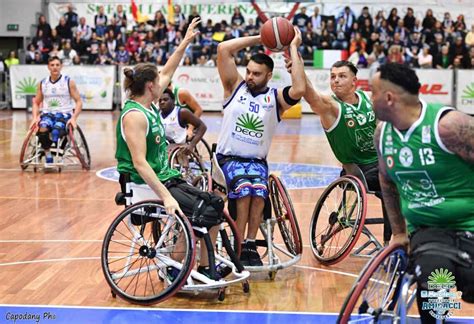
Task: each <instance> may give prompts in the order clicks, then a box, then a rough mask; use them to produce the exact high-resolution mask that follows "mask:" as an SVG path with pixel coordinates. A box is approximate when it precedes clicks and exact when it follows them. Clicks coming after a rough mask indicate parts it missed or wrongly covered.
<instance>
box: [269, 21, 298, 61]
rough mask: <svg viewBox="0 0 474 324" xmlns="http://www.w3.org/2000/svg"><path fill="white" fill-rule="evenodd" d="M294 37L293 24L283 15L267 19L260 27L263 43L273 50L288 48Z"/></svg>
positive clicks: (279, 50) (278, 50)
mask: <svg viewBox="0 0 474 324" xmlns="http://www.w3.org/2000/svg"><path fill="white" fill-rule="evenodd" d="M294 37H295V30H294V29H293V25H292V24H291V23H290V22H289V21H288V19H285V18H281V17H274V18H272V19H269V20H267V21H266V22H265V23H264V24H263V26H262V28H261V29H260V38H261V40H262V44H263V45H265V46H266V47H267V48H268V49H269V50H271V51H273V52H281V51H284V50H286V49H287V48H288V46H290V43H291V41H292V40H293V38H294Z"/></svg>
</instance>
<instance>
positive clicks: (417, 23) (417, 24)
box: [413, 19, 423, 34]
mask: <svg viewBox="0 0 474 324" xmlns="http://www.w3.org/2000/svg"><path fill="white" fill-rule="evenodd" d="M413 31H414V32H418V33H420V34H421V33H422V32H423V26H422V25H421V20H420V19H415V26H414V27H413Z"/></svg>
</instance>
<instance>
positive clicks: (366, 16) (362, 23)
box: [357, 6, 372, 35]
mask: <svg viewBox="0 0 474 324" xmlns="http://www.w3.org/2000/svg"><path fill="white" fill-rule="evenodd" d="M366 19H368V20H369V21H370V26H372V16H371V15H370V13H369V7H367V6H366V7H364V8H362V12H361V13H360V16H359V18H357V23H358V24H359V26H365V21H366ZM369 35H370V34H369Z"/></svg>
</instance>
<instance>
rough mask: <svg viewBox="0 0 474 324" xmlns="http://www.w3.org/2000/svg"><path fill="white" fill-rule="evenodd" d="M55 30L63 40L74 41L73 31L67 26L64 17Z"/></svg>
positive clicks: (60, 19)
mask: <svg viewBox="0 0 474 324" xmlns="http://www.w3.org/2000/svg"><path fill="white" fill-rule="evenodd" d="M55 29H56V32H57V33H58V36H59V37H60V38H61V39H70V40H72V30H71V27H69V26H68V25H67V24H66V18H64V17H61V18H59V23H58V25H57V26H56V28H55Z"/></svg>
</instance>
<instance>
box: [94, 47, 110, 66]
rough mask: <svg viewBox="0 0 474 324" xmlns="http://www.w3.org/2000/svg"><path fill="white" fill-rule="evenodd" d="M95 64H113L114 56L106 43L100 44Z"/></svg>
mask: <svg viewBox="0 0 474 324" xmlns="http://www.w3.org/2000/svg"><path fill="white" fill-rule="evenodd" d="M95 64H98V65H109V64H112V57H111V56H110V54H109V50H108V49H107V46H106V45H105V44H104V43H101V44H100V45H99V51H98V53H97V58H96V61H95Z"/></svg>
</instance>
